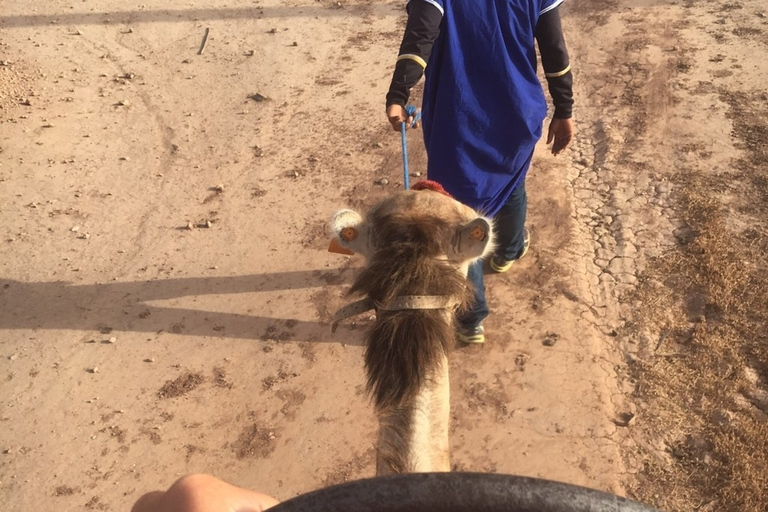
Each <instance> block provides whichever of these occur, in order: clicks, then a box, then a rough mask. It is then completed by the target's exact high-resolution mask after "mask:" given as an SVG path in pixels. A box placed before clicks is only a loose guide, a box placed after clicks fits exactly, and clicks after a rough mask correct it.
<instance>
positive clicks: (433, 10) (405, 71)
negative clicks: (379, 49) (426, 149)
mask: <svg viewBox="0 0 768 512" xmlns="http://www.w3.org/2000/svg"><path fill="white" fill-rule="evenodd" d="M407 10H408V22H407V23H406V26H405V34H404V35H403V42H402V43H401V44H400V51H399V53H398V57H397V63H396V64H395V72H394V73H393V75H392V82H391V83H390V85H389V92H388V93H387V117H388V118H389V121H390V123H392V127H393V128H394V129H395V130H399V129H400V123H402V122H403V121H405V105H406V104H407V103H408V98H409V97H410V95H411V89H412V88H413V87H414V86H415V85H416V84H417V83H418V82H419V80H421V77H422V76H423V75H424V69H425V68H426V67H427V62H428V61H429V56H430V55H431V53H432V46H433V44H434V42H435V39H437V36H438V34H439V33H440V23H441V21H442V19H443V13H442V11H441V10H440V9H439V8H438V7H437V5H436V4H434V3H431V2H428V1H426V0H410V2H408V6H407Z"/></svg>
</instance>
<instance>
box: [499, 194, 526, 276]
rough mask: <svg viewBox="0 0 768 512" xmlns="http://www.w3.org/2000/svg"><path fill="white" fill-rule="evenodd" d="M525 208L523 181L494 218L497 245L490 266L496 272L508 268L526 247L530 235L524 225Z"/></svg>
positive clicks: (523, 252)
mask: <svg viewBox="0 0 768 512" xmlns="http://www.w3.org/2000/svg"><path fill="white" fill-rule="evenodd" d="M527 209H528V196H527V194H526V191H525V181H523V182H522V183H520V185H518V187H517V188H516V189H515V191H514V192H512V195H511V196H509V199H508V200H507V202H506V203H505V204H504V206H502V207H501V210H499V213H498V214H497V215H496V217H495V219H494V221H495V222H494V227H495V230H496V244H497V245H496V251H495V254H494V255H493V257H492V258H491V262H490V266H491V268H492V269H493V270H495V271H496V272H506V271H507V270H509V268H510V267H511V266H512V263H513V262H514V261H515V260H518V259H520V258H521V257H522V256H523V255H524V254H525V252H526V251H527V249H528V244H529V243H530V237H529V234H528V230H527V229H526V227H525V218H526V212H527Z"/></svg>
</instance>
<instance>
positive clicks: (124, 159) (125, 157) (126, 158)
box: [119, 156, 130, 162]
mask: <svg viewBox="0 0 768 512" xmlns="http://www.w3.org/2000/svg"><path fill="white" fill-rule="evenodd" d="M119 160H123V161H126V162H127V161H128V160H130V158H128V157H127V156H121V157H120V158H119Z"/></svg>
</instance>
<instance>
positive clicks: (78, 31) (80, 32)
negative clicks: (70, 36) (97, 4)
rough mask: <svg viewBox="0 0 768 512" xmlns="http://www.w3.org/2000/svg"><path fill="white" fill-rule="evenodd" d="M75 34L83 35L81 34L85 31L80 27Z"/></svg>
mask: <svg viewBox="0 0 768 512" xmlns="http://www.w3.org/2000/svg"><path fill="white" fill-rule="evenodd" d="M75 35H76V36H81V35H83V31H82V30H80V29H78V30H77V31H76V32H75Z"/></svg>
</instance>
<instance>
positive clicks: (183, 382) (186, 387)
mask: <svg viewBox="0 0 768 512" xmlns="http://www.w3.org/2000/svg"><path fill="white" fill-rule="evenodd" d="M203 382H205V377H203V374H202V373H191V372H187V373H185V374H183V375H180V376H179V377H177V378H176V379H174V380H169V381H167V382H166V383H165V384H163V387H162V388H160V390H159V391H158V392H157V397H158V398H177V397H180V396H183V395H186V394H187V393H189V392H190V391H192V390H194V389H195V388H196V387H198V386H199V385H200V384H202V383H203Z"/></svg>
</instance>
